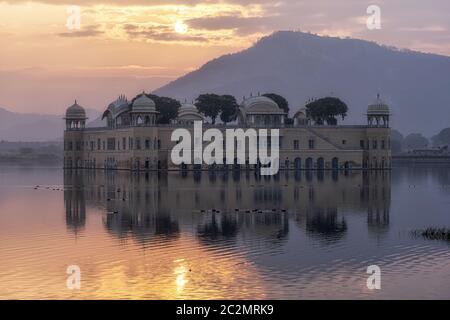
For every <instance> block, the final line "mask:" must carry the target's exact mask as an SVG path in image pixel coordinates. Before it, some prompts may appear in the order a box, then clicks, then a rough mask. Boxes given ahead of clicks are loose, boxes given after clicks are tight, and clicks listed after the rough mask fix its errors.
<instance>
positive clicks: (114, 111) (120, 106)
mask: <svg viewBox="0 0 450 320" xmlns="http://www.w3.org/2000/svg"><path fill="white" fill-rule="evenodd" d="M129 109H130V108H129V104H128V100H127V98H126V97H125V96H124V95H120V96H119V97H118V98H117V99H116V100H115V101H114V102H111V103H110V104H109V106H108V109H106V110H105V112H104V113H103V116H102V119H104V118H105V117H107V116H108V114H111V116H112V117H113V118H116V117H118V116H119V115H120V114H122V113H123V112H127V111H129Z"/></svg>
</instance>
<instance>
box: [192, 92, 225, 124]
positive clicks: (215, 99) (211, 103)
mask: <svg viewBox="0 0 450 320" xmlns="http://www.w3.org/2000/svg"><path fill="white" fill-rule="evenodd" d="M220 103H221V98H220V96H219V95H217V94H215V93H206V94H201V95H199V96H198V98H197V100H195V106H196V107H197V109H198V111H200V112H201V113H203V114H204V115H205V116H207V117H210V118H211V120H212V123H213V124H215V123H216V118H217V116H218V115H219V113H220Z"/></svg>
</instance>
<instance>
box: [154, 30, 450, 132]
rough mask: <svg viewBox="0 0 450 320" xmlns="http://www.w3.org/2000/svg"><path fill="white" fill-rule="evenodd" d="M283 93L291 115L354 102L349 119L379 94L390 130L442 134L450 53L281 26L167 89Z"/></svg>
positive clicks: (449, 97)
mask: <svg viewBox="0 0 450 320" xmlns="http://www.w3.org/2000/svg"><path fill="white" fill-rule="evenodd" d="M258 91H259V92H261V93H265V92H275V93H279V94H281V95H283V96H285V97H286V98H287V99H288V101H289V103H290V109H291V114H292V113H293V112H292V111H295V110H297V108H298V107H300V106H302V105H303V104H304V103H305V101H306V100H307V99H309V98H311V97H321V96H325V95H335V96H338V97H340V98H341V99H343V100H344V101H345V102H346V103H347V104H348V105H349V109H350V110H349V117H348V118H347V120H346V123H360V122H361V121H365V112H366V108H367V104H368V103H369V102H371V101H372V100H374V98H375V96H376V94H377V93H380V94H381V96H382V97H383V98H384V100H386V102H387V103H388V104H389V105H390V106H391V111H392V114H393V116H392V122H391V123H392V127H394V128H396V129H398V130H400V131H401V132H402V133H404V134H408V133H411V132H421V133H423V134H425V135H427V136H431V135H432V134H436V132H438V131H439V130H440V129H441V128H444V127H448V126H449V125H450V111H449V108H450V57H446V56H440V55H435V54H426V53H420V52H414V51H410V50H399V49H396V48H392V47H386V46H382V45H379V44H376V43H373V42H368V41H363V40H356V39H340V38H333V37H321V36H317V35H313V34H308V33H302V32H291V31H280V32H276V33H274V34H272V35H270V36H267V37H264V38H262V39H261V40H260V41H258V42H257V43H256V44H255V45H253V46H252V47H250V48H248V49H246V50H243V51H241V52H238V53H235V54H228V55H224V56H222V57H219V58H217V59H214V60H211V61H210V62H208V63H206V64H205V65H203V66H202V67H201V68H199V69H198V70H196V71H193V72H190V73H188V74H186V75H185V76H182V77H180V78H178V79H177V80H175V81H173V82H171V83H169V84H167V85H165V86H163V87H162V88H160V89H158V90H156V91H155V94H158V95H166V96H170V97H174V98H177V99H180V100H184V99H185V98H186V99H188V100H191V99H194V98H196V97H197V96H198V95H199V94H201V93H210V92H215V93H218V94H232V95H234V96H236V98H237V99H238V100H240V99H242V97H243V96H244V95H245V96H249V95H250V92H252V93H253V94H256V93H257V92H258Z"/></svg>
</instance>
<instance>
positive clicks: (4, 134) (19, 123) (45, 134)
mask: <svg viewBox="0 0 450 320" xmlns="http://www.w3.org/2000/svg"><path fill="white" fill-rule="evenodd" d="M86 112H87V116H88V117H89V119H95V118H97V117H98V116H99V114H100V113H99V112H98V111H96V110H91V109H88V110H86ZM62 118H63V116H62V115H60V116H57V115H49V114H32V113H16V112H11V111H8V110H6V109H4V108H0V140H4V141H52V140H60V139H62V137H63V132H64V128H65V123H64V120H63V119H62Z"/></svg>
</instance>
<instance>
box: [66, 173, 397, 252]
mask: <svg viewBox="0 0 450 320" xmlns="http://www.w3.org/2000/svg"><path fill="white" fill-rule="evenodd" d="M390 174H391V173H390V172H389V171H379V172H361V171H357V172H352V171H335V172H333V171H310V172H308V171H304V172H298V173H296V174H293V173H292V172H280V174H279V175H277V176H265V177H264V176H259V175H255V173H254V172H233V171H230V172H207V171H206V172H205V171H203V172H201V171H199V172H195V171H190V172H184V173H169V174H157V173H153V174H152V173H146V174H143V173H129V172H104V171H71V170H69V171H65V174H64V185H65V191H64V200H65V208H66V222H67V226H68V228H69V229H70V230H73V232H78V231H79V230H80V229H82V228H83V226H84V224H85V222H86V207H97V208H101V209H102V210H103V212H104V218H103V222H104V226H105V228H106V229H107V230H108V232H109V233H111V234H113V235H115V236H117V237H118V238H126V237H133V238H135V239H137V240H139V241H142V242H146V241H148V240H151V239H152V238H153V237H158V238H159V239H163V240H166V241H171V240H172V239H176V238H177V237H179V235H180V233H181V232H187V233H192V234H194V235H195V236H196V237H197V238H198V239H199V240H200V241H201V243H202V244H203V245H206V246H207V245H212V244H214V245H217V244H219V245H220V242H221V241H224V242H227V241H238V240H239V241H240V242H242V245H243V246H245V241H246V239H250V240H252V239H253V240H254V239H258V238H263V239H264V240H265V241H264V242H263V243H264V244H266V245H278V246H281V245H282V243H283V241H284V239H285V238H286V237H287V236H288V234H289V232H290V229H291V228H299V229H301V230H304V231H305V232H306V234H307V235H308V236H309V237H311V238H314V239H318V240H320V241H321V242H322V243H323V244H327V243H333V242H337V241H339V240H340V239H342V238H343V237H345V236H346V234H347V232H348V229H349V226H348V223H347V219H348V217H347V215H349V214H350V215H360V216H362V215H364V216H365V217H366V219H367V228H368V232H369V233H370V234H372V235H375V236H377V237H380V236H382V235H383V234H384V233H385V232H386V231H387V230H388V228H389V208H390V202H391V188H390Z"/></svg>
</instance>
